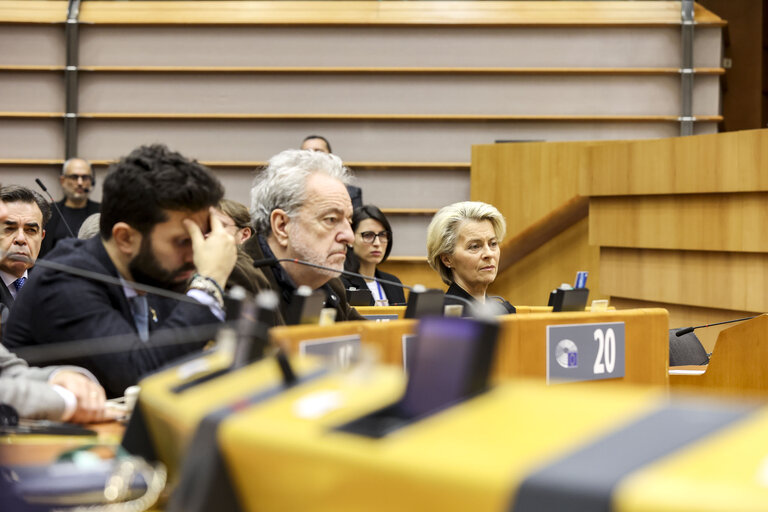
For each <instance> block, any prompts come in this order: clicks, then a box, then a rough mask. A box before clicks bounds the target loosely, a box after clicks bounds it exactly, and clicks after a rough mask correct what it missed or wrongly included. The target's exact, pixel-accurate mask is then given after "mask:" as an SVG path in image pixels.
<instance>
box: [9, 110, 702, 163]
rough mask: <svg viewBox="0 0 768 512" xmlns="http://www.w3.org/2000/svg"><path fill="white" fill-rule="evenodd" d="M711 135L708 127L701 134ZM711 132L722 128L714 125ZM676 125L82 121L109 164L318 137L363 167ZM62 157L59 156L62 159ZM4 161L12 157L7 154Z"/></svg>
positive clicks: (92, 147)
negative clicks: (139, 151)
mask: <svg viewBox="0 0 768 512" xmlns="http://www.w3.org/2000/svg"><path fill="white" fill-rule="evenodd" d="M701 128H706V126H701ZM710 128H712V129H715V128H716V125H715V124H714V123H711V126H710ZM678 130H679V127H678V126H677V125H676V124H675V123H613V122H604V123H556V122H555V123H552V122H550V123H547V122H520V123H514V122H512V123H510V122H482V121H477V122H451V123H441V122H401V121H386V122H374V121H365V120H362V121H325V120H317V121H311V120H305V121H293V120H279V119H278V120H274V121H247V120H242V121H237V120H234V121H233V120H222V121H207V120H194V119H192V120H175V121H174V120H107V119H86V118H84V119H81V120H80V121H79V135H78V138H79V144H80V154H81V156H83V157H85V158H89V159H94V160H110V159H114V158H116V157H117V156H118V155H124V154H126V153H127V152H129V151H130V150H132V149H133V148H135V147H136V146H138V145H140V144H146V143H150V142H164V143H166V144H168V145H169V146H171V147H173V148H175V149H176V150H178V151H180V152H182V153H183V154H185V155H189V156H191V157H194V158H197V159H198V160H210V161H265V160H267V159H269V157H271V156H272V155H274V154H276V153H278V152H279V151H281V150H283V149H286V148H293V147H296V146H297V145H298V144H299V142H297V141H301V139H302V138H303V137H304V136H305V135H308V134H311V133H320V134H323V135H325V136H326V137H327V138H328V139H329V140H330V141H331V142H332V144H333V146H334V147H333V150H334V152H335V153H336V154H338V155H339V156H341V157H342V158H343V159H344V160H347V161H358V162H360V161H362V162H468V161H470V159H471V146H472V144H488V143H492V142H493V141H495V140H499V139H504V140H507V139H515V140H520V139H528V140H530V139H534V140H544V139H561V140H568V139H577V140H578V139H598V140H599V139H610V138H614V137H616V136H621V135H622V134H625V135H626V136H636V137H645V138H651V137H668V136H672V135H674V134H676V133H677V132H678ZM60 155H61V153H59V154H58V155H57V156H60ZM0 157H5V155H2V154H0Z"/></svg>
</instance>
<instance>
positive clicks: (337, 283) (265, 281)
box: [227, 235, 365, 325]
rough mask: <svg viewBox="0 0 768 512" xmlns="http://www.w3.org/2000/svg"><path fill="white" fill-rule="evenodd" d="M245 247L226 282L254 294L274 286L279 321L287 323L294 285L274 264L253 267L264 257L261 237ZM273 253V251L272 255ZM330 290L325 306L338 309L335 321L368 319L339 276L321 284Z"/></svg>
mask: <svg viewBox="0 0 768 512" xmlns="http://www.w3.org/2000/svg"><path fill="white" fill-rule="evenodd" d="M243 248H244V251H243V252H242V253H241V254H240V255H239V257H238V260H237V264H236V265H235V268H234V269H233V270H232V274H230V276H229V279H227V286H228V287H230V286H234V285H239V286H242V287H243V288H245V289H246V290H247V291H248V292H250V293H251V294H253V295H256V294H258V293H259V292H260V291H262V290H274V291H275V292H276V293H277V295H278V297H279V298H280V305H279V308H278V309H279V310H278V318H277V323H278V324H279V325H285V319H286V317H287V313H288V307H289V306H290V301H291V298H292V296H293V291H294V290H293V289H288V288H286V287H285V286H283V285H281V284H280V283H279V281H278V279H277V277H276V276H275V269H273V268H272V267H262V268H259V269H257V268H253V261H254V260H261V259H264V258H265V257H266V256H265V255H264V251H263V250H262V249H261V246H260V244H259V237H258V235H257V236H253V237H251V238H250V239H249V240H248V241H247V242H245V244H243ZM270 256H271V255H270ZM321 288H322V289H324V290H325V292H326V294H327V299H326V305H325V306H326V307H329V308H330V307H332V308H334V309H335V310H336V321H337V322H345V321H348V320H365V318H363V316H362V315H360V313H358V312H357V310H356V309H355V308H353V307H352V306H350V305H349V302H347V294H346V293H345V292H344V285H343V284H342V282H341V280H340V279H338V278H333V279H331V280H330V281H328V283H326V284H325V285H324V286H322V287H321Z"/></svg>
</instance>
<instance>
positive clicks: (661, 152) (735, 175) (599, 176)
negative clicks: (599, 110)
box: [579, 130, 768, 196]
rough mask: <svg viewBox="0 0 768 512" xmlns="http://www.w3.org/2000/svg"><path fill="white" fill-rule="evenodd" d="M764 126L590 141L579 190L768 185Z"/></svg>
mask: <svg viewBox="0 0 768 512" xmlns="http://www.w3.org/2000/svg"><path fill="white" fill-rule="evenodd" d="M767 166H768V130H753V131H744V132H731V133H722V134H714V135H703V136H700V137H682V138H668V139H663V140H652V141H627V142H616V143H611V144H606V145H596V146H595V147H593V148H591V149H590V151H589V155H588V157H587V158H586V159H585V160H584V167H583V173H582V176H581V182H580V186H579V190H580V192H581V195H588V196H603V195H606V196H611V195H612V196H617V195H644V194H670V193H676V194H696V193H708V192H717V193H722V192H752V191H761V190H768V173H767V172H765V169H766V168H768V167H767Z"/></svg>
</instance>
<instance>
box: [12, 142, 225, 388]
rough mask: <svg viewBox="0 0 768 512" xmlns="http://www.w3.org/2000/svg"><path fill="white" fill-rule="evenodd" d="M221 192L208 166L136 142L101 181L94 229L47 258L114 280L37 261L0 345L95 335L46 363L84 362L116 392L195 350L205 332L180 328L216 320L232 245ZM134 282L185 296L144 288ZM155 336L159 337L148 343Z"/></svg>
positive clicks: (20, 345) (221, 312) (220, 310)
mask: <svg viewBox="0 0 768 512" xmlns="http://www.w3.org/2000/svg"><path fill="white" fill-rule="evenodd" d="M223 195H224V190H223V187H222V185H221V183H220V182H219V181H218V180H217V179H216V178H215V177H214V176H213V175H212V174H211V173H210V171H209V170H208V169H206V168H205V167H204V166H202V165H200V164H198V163H197V162H194V161H190V160H188V159H186V158H185V157H183V156H182V155H180V154H179V153H176V152H173V151H170V150H169V149H168V148H167V147H165V146H163V145H153V146H142V147H140V148H138V149H136V150H134V151H133V152H132V153H131V154H129V155H128V156H127V157H124V158H123V159H121V160H120V161H119V162H118V163H116V164H114V165H113V167H112V168H111V169H110V173H109V175H108V176H107V178H106V180H105V182H104V189H103V194H102V205H101V219H100V225H99V230H100V236H98V237H94V238H91V239H89V240H78V239H65V240H62V241H61V242H59V243H58V244H57V245H56V248H55V249H54V250H53V251H52V252H51V253H50V254H49V256H48V257H47V258H46V259H47V260H49V261H51V262H56V263H61V264H64V265H69V266H72V267H77V268H79V269H83V270H87V271H90V272H94V273H97V274H102V275H107V276H113V277H115V278H118V279H119V280H120V284H107V283H104V282H100V281H97V280H93V279H90V278H86V277H82V276H79V275H75V274H72V273H69V272H65V271H60V270H53V269H50V268H39V269H37V271H36V272H35V276H34V278H33V279H30V281H29V283H27V284H26V286H25V289H24V293H21V294H19V296H18V297H17V300H16V301H15V303H14V307H13V308H12V311H11V314H10V317H9V319H8V322H7V325H4V326H3V343H4V344H5V346H6V347H8V348H13V349H16V351H17V352H19V353H23V354H24V355H25V357H26V358H27V359H29V358H30V357H31V356H30V355H28V354H30V352H29V347H36V348H38V349H39V350H38V353H39V352H43V351H47V350H48V348H47V347H46V348H43V347H41V346H42V345H46V344H50V343H59V342H73V341H75V340H83V339H88V338H98V339H100V340H101V341H100V342H99V345H98V346H92V345H91V346H90V348H89V349H88V350H85V351H84V350H77V351H75V347H74V346H73V345H74V344H71V343H70V344H68V345H69V346H73V348H72V354H70V355H68V356H64V355H62V356H60V357H56V358H53V359H51V360H48V361H47V363H48V364H52V363H59V364H61V363H70V364H77V365H79V366H82V367H85V368H87V369H89V370H90V371H91V372H93V374H94V375H95V376H96V377H97V378H98V380H99V382H101V383H102V385H103V386H104V388H105V390H106V392H107V395H108V396H119V395H122V394H123V392H124V390H125V388H126V387H128V386H131V385H133V384H135V383H136V382H138V380H139V379H140V378H141V376H142V375H144V374H146V373H148V372H150V371H153V370H155V369H157V368H159V367H161V366H163V365H165V364H166V363H168V362H170V361H171V360H173V359H176V358H179V357H182V356H185V355H187V354H189V353H190V352H193V351H197V350H200V349H201V348H202V347H203V345H204V344H205V343H206V341H207V340H208V339H209V337H210V331H209V330H206V329H200V331H199V332H200V336H197V337H196V336H194V335H190V334H189V332H184V333H181V332H180V331H179V329H180V328H185V327H193V326H197V327H201V326H203V325H214V326H215V325H216V324H217V323H220V322H221V321H223V319H224V310H223V297H222V292H221V289H222V288H224V286H225V284H226V281H227V278H228V276H229V274H230V272H231V270H232V268H233V267H234V264H235V259H236V257H237V251H236V247H235V242H234V238H233V237H232V235H230V234H228V233H227V232H226V231H225V229H224V228H223V227H222V225H221V222H220V221H219V220H218V217H216V216H215V215H214V214H212V213H213V212H215V210H214V207H215V206H216V205H217V204H218V202H219V201H220V200H221V198H222V196H223ZM133 282H138V283H141V284H146V285H152V286H155V287H159V288H164V289H166V290H171V291H176V292H180V293H185V294H186V295H187V297H186V298H185V297H182V298H181V299H190V300H180V299H179V298H176V299H174V298H166V297H160V296H157V295H153V294H145V293H144V292H142V291H141V290H137V289H135V288H133V287H132V286H131V284H132V283H133ZM168 330H171V331H170V334H171V336H169V335H168V334H169V332H167V331H168ZM163 331H166V332H163ZM175 332H178V333H179V335H178V338H177V339H174V338H173V337H172V335H173V333H175ZM204 333H205V334H204ZM110 337H111V338H110ZM158 337H160V338H163V340H162V341H163V342H162V343H160V342H153V341H156V340H157V338H158ZM169 338H170V339H171V340H172V342H171V343H168V339H169ZM25 349H26V351H24V350H25ZM64 352H66V351H64ZM75 353H77V355H76V356H75V355H74V354H75Z"/></svg>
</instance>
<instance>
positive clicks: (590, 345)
mask: <svg viewBox="0 0 768 512" xmlns="http://www.w3.org/2000/svg"><path fill="white" fill-rule="evenodd" d="M623 376H624V322H607V323H600V324H571V325H548V326H547V382H548V383H557V382H577V381H585V380H601V379H615V378H618V377H623Z"/></svg>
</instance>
